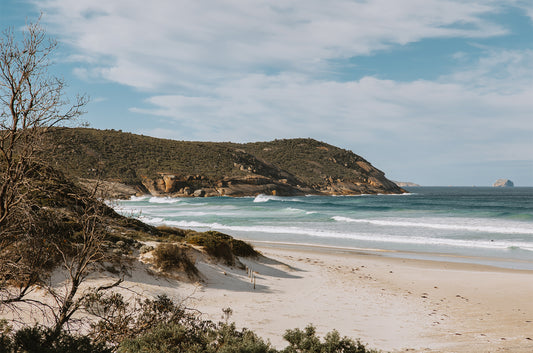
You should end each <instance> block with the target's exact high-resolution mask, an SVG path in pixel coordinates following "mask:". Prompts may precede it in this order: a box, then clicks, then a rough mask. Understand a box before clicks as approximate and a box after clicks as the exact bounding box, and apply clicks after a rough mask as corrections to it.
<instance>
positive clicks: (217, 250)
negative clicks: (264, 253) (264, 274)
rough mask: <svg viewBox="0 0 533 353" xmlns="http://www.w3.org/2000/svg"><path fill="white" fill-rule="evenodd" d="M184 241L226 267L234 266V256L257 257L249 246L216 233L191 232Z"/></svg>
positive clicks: (256, 253)
mask: <svg viewBox="0 0 533 353" xmlns="http://www.w3.org/2000/svg"><path fill="white" fill-rule="evenodd" d="M185 241H186V242H187V243H189V244H193V245H199V246H202V247H203V248H204V249H205V251H206V252H207V253H208V254H209V255H211V256H214V257H216V258H218V259H221V260H223V261H224V262H225V263H226V264H227V265H228V266H234V265H235V256H243V257H250V256H252V257H253V256H258V255H259V253H258V252H257V251H255V250H254V248H253V247H252V246H251V245H250V244H248V243H246V242H244V241H242V240H237V239H234V238H233V237H231V236H230V235H227V234H224V233H220V232H216V231H207V232H204V233H196V232H193V233H190V234H188V235H187V236H186V237H185Z"/></svg>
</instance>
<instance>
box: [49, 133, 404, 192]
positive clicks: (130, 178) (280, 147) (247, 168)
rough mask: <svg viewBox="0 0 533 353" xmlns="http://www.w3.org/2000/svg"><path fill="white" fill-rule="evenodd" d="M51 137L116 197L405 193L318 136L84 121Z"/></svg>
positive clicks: (58, 158)
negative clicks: (231, 137) (188, 136)
mask: <svg viewBox="0 0 533 353" xmlns="http://www.w3.org/2000/svg"><path fill="white" fill-rule="evenodd" d="M50 138H51V139H53V140H54V142H55V145H56V146H57V147H56V148H55V149H54V150H53V151H48V152H47V154H46V158H48V159H49V161H50V162H52V163H53V164H54V165H55V166H56V167H57V168H60V169H62V170H64V171H65V172H66V173H68V174H70V175H72V176H76V177H78V178H79V179H80V180H83V181H85V182H87V180H94V179H96V178H101V179H103V180H104V181H105V182H106V186H108V190H109V192H110V194H113V195H114V197H128V196H129V195H132V194H139V193H150V194H152V195H154V196H171V197H185V196H196V197H203V196H222V195H223V196H252V195H258V194H269V195H279V196H292V195H306V194H319V195H320V194H323V195H355V194H375V193H395V194H397V193H403V192H404V190H403V189H401V188H400V187H398V186H397V185H396V184H395V183H394V182H392V181H390V180H388V179H387V178H386V177H385V174H384V173H383V172H382V171H380V170H379V169H377V168H375V167H374V166H372V164H371V163H369V162H368V161H366V160H365V159H364V158H362V157H360V156H358V155H356V154H354V153H353V152H351V151H348V150H344V149H341V148H338V147H335V146H332V145H329V144H326V143H323V142H320V141H316V140H313V139H286V140H275V141H271V142H257V143H248V144H236V143H214V142H188V141H173V140H164V139H156V138H152V137H147V136H141V135H134V134H130V133H123V132H120V131H114V130H105V131H102V130H95V129H79V128H78V129H66V128H62V129H56V130H53V131H52V133H51V134H50ZM122 184H124V185H128V186H129V187H123V186H120V185H122ZM113 185H114V186H113ZM119 186H120V187H119Z"/></svg>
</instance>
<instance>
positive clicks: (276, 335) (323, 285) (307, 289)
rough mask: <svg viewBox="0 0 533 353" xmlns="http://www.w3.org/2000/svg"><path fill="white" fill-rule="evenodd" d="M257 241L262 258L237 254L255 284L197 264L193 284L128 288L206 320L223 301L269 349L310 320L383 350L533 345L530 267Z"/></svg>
mask: <svg viewBox="0 0 533 353" xmlns="http://www.w3.org/2000/svg"><path fill="white" fill-rule="evenodd" d="M258 249H259V250H260V251H261V252H262V253H263V254H264V255H265V256H266V257H268V259H267V260H264V261H251V260H244V261H243V262H244V263H246V264H247V265H248V266H250V267H251V268H253V270H254V271H255V272H256V273H257V274H256V289H255V290H254V289H253V285H252V283H250V281H249V279H248V277H247V274H246V272H245V271H242V270H235V269H229V268H226V267H224V266H221V265H215V264H207V263H201V262H199V263H197V265H198V267H199V268H200V270H201V271H202V273H203V274H204V275H205V276H206V282H205V283H204V284H203V285H201V286H195V285H193V284H183V283H179V284H178V283H172V282H170V281H168V280H162V282H165V283H166V284H165V285H164V286H163V287H159V286H158V285H157V283H155V282H152V284H151V285H147V284H143V283H139V282H137V283H136V284H135V285H134V287H136V289H137V290H139V289H142V290H143V291H148V292H150V293H162V292H166V293H167V294H169V295H170V296H174V297H181V298H183V297H186V296H190V298H189V299H188V301H187V305H188V306H189V307H194V308H196V309H198V310H200V311H201V312H203V313H205V314H204V317H205V318H209V319H212V320H215V321H219V320H221V315H222V308H226V307H230V308H231V309H232V310H233V315H232V316H231V318H230V320H231V321H235V322H236V324H237V325H238V326H239V327H247V328H250V329H253V330H254V331H256V332H257V333H258V334H259V335H261V336H262V337H264V338H267V339H270V341H271V342H272V343H273V344H274V345H275V346H276V347H278V348H282V347H285V345H286V344H285V342H284V341H283V339H282V338H281V337H282V335H283V333H284V332H285V330H286V329H290V328H297V327H298V328H304V327H305V326H306V325H307V324H309V323H312V324H314V325H315V326H316V327H317V329H318V332H319V333H320V334H321V335H323V334H325V333H326V332H328V331H331V330H333V329H337V330H338V331H339V332H340V333H341V334H342V335H347V336H350V337H352V338H360V339H361V340H362V341H363V342H365V343H368V344H369V346H370V347H372V348H378V349H381V350H384V351H393V352H531V351H533V340H532V339H533V302H532V301H531V298H532V294H533V272H528V271H515V270H505V269H498V268H491V267H484V266H478V265H471V264H454V263H446V262H431V261H419V260H404V259H396V258H388V257H382V256H376V255H367V254H361V253H349V252H343V251H335V250H332V249H322V248H305V247H301V248H300V249H298V250H287V249H281V248H274V247H261V246H259V247H258ZM159 284H164V283H159ZM130 285H133V284H132V283H130Z"/></svg>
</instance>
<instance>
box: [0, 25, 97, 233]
mask: <svg viewBox="0 0 533 353" xmlns="http://www.w3.org/2000/svg"><path fill="white" fill-rule="evenodd" d="M56 47H57V43H56V42H55V41H54V40H51V39H48V37H47V36H46V33H45V31H44V29H43V28H42V27H41V26H40V25H39V23H36V24H29V25H28V26H27V27H26V30H25V31H24V32H23V34H22V39H21V40H20V41H17V37H16V35H15V33H14V31H13V30H12V29H8V30H5V31H4V33H3V37H2V38H1V39H0V166H2V173H1V174H0V228H3V227H5V226H6V224H7V222H8V218H9V216H10V215H11V213H12V211H13V209H14V208H16V207H17V206H18V205H19V204H21V203H22V202H23V199H24V195H25V192H24V191H26V192H27V191H28V189H27V188H24V187H22V186H23V184H24V183H25V181H26V180H27V176H28V174H29V173H31V172H32V168H33V167H34V166H35V161H36V160H35V159H36V158H37V152H38V151H39V150H40V149H41V146H42V145H41V143H42V137H43V135H44V134H45V133H46V131H47V130H48V129H49V128H50V127H53V126H56V125H58V124H60V123H64V122H66V121H69V120H72V119H74V118H76V117H78V116H79V115H81V114H82V113H83V111H82V108H83V106H84V105H85V104H86V103H87V99H86V97H77V99H76V101H75V102H74V104H69V102H68V101H66V100H65V98H64V89H65V83H64V82H63V81H62V80H61V79H58V78H56V77H52V76H50V75H49V73H48V69H49V66H50V56H51V54H52V53H53V51H54V49H55V48H56Z"/></svg>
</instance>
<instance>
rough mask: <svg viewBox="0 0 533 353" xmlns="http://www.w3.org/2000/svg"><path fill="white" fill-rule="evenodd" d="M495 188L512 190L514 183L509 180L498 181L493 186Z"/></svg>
mask: <svg viewBox="0 0 533 353" xmlns="http://www.w3.org/2000/svg"><path fill="white" fill-rule="evenodd" d="M492 186H494V187H495V188H512V187H513V186H514V183H513V182H512V181H511V180H509V179H498V180H496V181H495V182H494V184H492Z"/></svg>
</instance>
